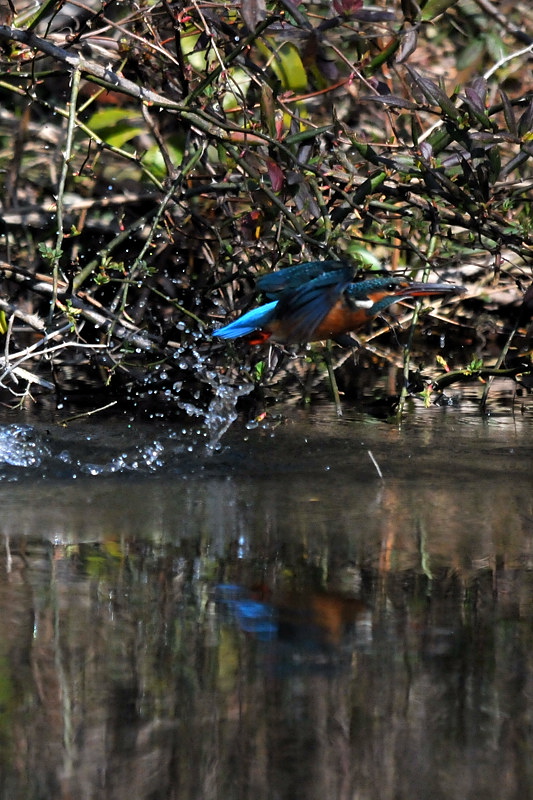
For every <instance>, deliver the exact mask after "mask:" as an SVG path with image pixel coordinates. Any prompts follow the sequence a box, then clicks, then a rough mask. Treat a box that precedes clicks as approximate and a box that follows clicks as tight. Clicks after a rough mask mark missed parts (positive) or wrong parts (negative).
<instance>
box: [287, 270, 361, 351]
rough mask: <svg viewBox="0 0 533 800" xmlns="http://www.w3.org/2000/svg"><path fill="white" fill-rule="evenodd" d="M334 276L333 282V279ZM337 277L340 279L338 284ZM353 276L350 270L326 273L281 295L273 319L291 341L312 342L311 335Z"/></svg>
mask: <svg viewBox="0 0 533 800" xmlns="http://www.w3.org/2000/svg"><path fill="white" fill-rule="evenodd" d="M334 277H335V280H333V278H334ZM339 277H341V278H342V279H341V280H340V281H339ZM352 277H353V271H352V270H351V268H346V269H345V270H337V274H336V275H335V276H333V274H332V273H325V274H323V275H319V276H318V278H315V279H314V280H312V281H309V282H308V283H306V284H305V286H302V287H301V289H298V290H297V291H295V292H292V293H288V294H284V295H283V296H282V297H281V299H280V301H279V303H278V305H277V309H276V318H277V319H279V320H280V323H281V324H282V327H283V330H284V331H286V332H287V334H288V337H290V339H289V340H290V341H293V342H312V341H313V336H314V333H315V331H316V329H317V328H318V326H319V325H320V323H321V322H322V320H323V319H324V318H325V317H326V316H327V315H328V314H329V312H330V311H331V310H332V308H333V307H334V306H335V304H336V303H337V302H338V300H339V299H340V298H341V295H342V292H343V291H344V290H345V289H346V287H347V286H348V285H349V284H350V281H351V280H352Z"/></svg>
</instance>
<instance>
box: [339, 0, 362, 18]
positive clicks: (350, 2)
mask: <svg viewBox="0 0 533 800" xmlns="http://www.w3.org/2000/svg"><path fill="white" fill-rule="evenodd" d="M362 5H363V0H333V9H334V10H335V11H336V13H337V14H339V15H340V16H349V15H350V14H353V13H354V12H355V11H358V10H359V9H360V8H361V6H362Z"/></svg>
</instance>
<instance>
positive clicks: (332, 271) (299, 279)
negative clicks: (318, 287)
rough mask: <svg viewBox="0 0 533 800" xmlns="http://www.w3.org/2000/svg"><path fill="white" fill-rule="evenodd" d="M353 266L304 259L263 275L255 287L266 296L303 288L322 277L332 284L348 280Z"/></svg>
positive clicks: (277, 295)
mask: <svg viewBox="0 0 533 800" xmlns="http://www.w3.org/2000/svg"><path fill="white" fill-rule="evenodd" d="M354 271H355V270H354V268H353V267H349V266H348V265H346V264H343V263H342V262H341V261H306V262H305V263H303V264H296V265H295V266H294V267H287V268H286V269H280V270H278V272H270V273H268V275H263V277H262V278H259V280H258V281H257V288H258V289H259V290H260V291H262V292H264V293H265V294H266V295H267V297H272V298H274V297H280V296H281V295H282V294H283V293H285V292H290V293H292V291H293V290H298V289H300V288H303V287H304V286H305V285H306V284H308V283H309V282H310V281H313V280H315V279H317V278H322V277H324V278H325V279H326V282H329V281H330V282H331V283H332V284H336V283H338V282H339V281H340V280H343V279H346V280H350V279H352V278H353V275H354Z"/></svg>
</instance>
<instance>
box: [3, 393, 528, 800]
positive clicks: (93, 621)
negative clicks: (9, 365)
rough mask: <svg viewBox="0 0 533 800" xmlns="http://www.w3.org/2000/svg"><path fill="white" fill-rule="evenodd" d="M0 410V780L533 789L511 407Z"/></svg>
mask: <svg viewBox="0 0 533 800" xmlns="http://www.w3.org/2000/svg"><path fill="white" fill-rule="evenodd" d="M4 423H5V424H4V425H3V427H2V428H0V456H1V457H2V458H3V459H4V460H3V462H2V463H0V478H1V480H0V499H1V503H2V517H1V532H2V535H3V542H4V544H3V553H2V560H1V573H0V610H1V614H0V797H2V798H6V800H8V798H9V800H12V798H18V797H20V798H47V799H48V798H52V797H53V798H60V797H79V798H93V797H94V798H121V797H129V798H131V797H135V798H150V800H153V799H154V798H176V799H178V798H179V800H181V798H183V799H184V800H185V798H186V799H187V800H190V799H191V798H199V799H200V798H248V797H250V798H252V797H253V798H276V799H277V798H287V799H288V798H294V797H306V798H311V800H312V799H313V798H317V800H318V798H320V800H323V798H324V797H328V798H329V797H331V798H336V797H338V798H344V797H346V798H354V797H358V798H359V797H360V798H372V799H373V798H376V800H378V798H379V800H387V798H391V800H392V798H394V799H395V800H398V798H406V799H407V798H412V797H420V798H425V797H432V798H435V797H436V798H440V797H442V798H447V799H448V798H458V799H459V798H461V800H463V798H469V797H471V798H474V797H475V798H477V797H481V796H483V797H484V798H495V799H496V798H498V800H501V798H514V797H521V798H523V797H527V796H529V795H530V794H531V793H532V792H533V774H532V773H533V762H532V761H531V758H530V753H531V751H532V746H533V707H532V700H531V698H532V696H533V694H532V693H533V664H532V659H533V656H532V655H531V654H532V653H533V646H532V645H533V642H532V638H533V636H532V630H533V625H532V623H533V607H532V596H533V595H532V589H533V586H532V583H533V580H532V577H531V576H532V566H533V493H532V489H533V485H532V484H533V479H532V465H533V464H532V461H533V448H532V444H531V442H532V427H533V425H532V416H531V413H530V411H529V410H528V409H526V410H525V413H523V414H520V415H517V416H514V417H513V415H512V414H510V413H509V411H508V410H505V411H503V410H502V413H495V414H494V415H493V416H492V417H489V418H485V419H482V418H480V417H479V416H478V415H477V414H473V413H468V412H467V411H465V409H464V408H463V409H462V410H460V409H436V408H432V409H427V410H418V411H417V412H416V413H415V414H413V415H412V417H410V418H408V419H407V420H406V423H405V424H404V425H403V426H402V428H401V429H399V428H398V427H395V426H391V425H387V424H385V423H383V422H377V421H375V420H372V419H370V418H368V417H364V416H362V415H358V414H355V413H354V414H348V415H346V416H345V417H344V419H342V420H340V421H338V420H336V419H334V418H333V416H332V415H331V413H330V411H329V410H327V411H316V412H308V413H303V412H293V413H291V414H290V416H289V418H286V419H285V420H283V421H281V420H280V423H279V424H278V425H277V426H276V425H274V426H273V425H271V424H269V425H266V426H265V427H264V428H261V427H257V428H254V429H252V430H247V429H246V428H245V427H243V426H239V425H236V426H234V427H233V428H232V429H231V430H230V431H229V432H228V434H226V436H225V437H224V438H223V440H222V446H221V448H220V450H218V451H217V452H214V453H213V452H211V451H210V450H209V448H207V449H206V447H205V438H203V437H202V433H201V431H198V432H196V431H194V430H193V431H191V430H188V431H186V432H184V433H182V431H181V429H173V428H170V427H169V426H166V425H163V424H147V423H139V422H133V421H131V420H113V421H111V420H109V421H107V422H106V423H105V424H101V423H99V422H98V421H96V420H90V419H88V420H85V421H83V420H82V421H77V422H74V423H72V424H71V425H68V426H67V427H62V426H59V425H58V424H57V422H56V421H53V420H48V421H40V422H38V423H36V422H35V421H33V423H32V424H31V426H30V427H28V428H20V421H19V420H18V418H13V417H10V418H6V419H5V420H4Z"/></svg>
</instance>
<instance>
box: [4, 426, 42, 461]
mask: <svg viewBox="0 0 533 800" xmlns="http://www.w3.org/2000/svg"><path fill="white" fill-rule="evenodd" d="M49 455H50V450H49V449H48V447H47V445H46V444H45V443H44V441H43V440H42V438H41V436H40V435H39V434H38V433H37V431H35V429H34V428H32V427H31V426H30V425H5V426H1V427H0V463H3V464H9V465H10V466H12V467H40V466H41V464H42V462H43V459H45V458H46V457H48V456H49Z"/></svg>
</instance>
